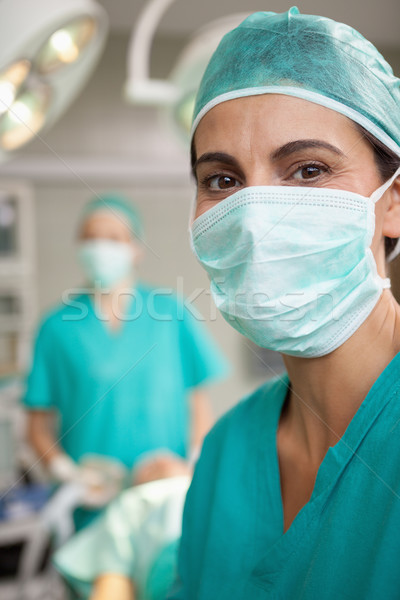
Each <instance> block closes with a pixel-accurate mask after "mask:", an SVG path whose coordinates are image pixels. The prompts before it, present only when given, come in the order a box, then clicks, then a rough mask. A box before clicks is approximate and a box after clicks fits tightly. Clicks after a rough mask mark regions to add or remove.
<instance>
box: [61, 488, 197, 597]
mask: <svg viewBox="0 0 400 600" xmlns="http://www.w3.org/2000/svg"><path fill="white" fill-rule="evenodd" d="M189 482H190V479H189V477H175V478H171V479H164V480H159V481H154V482H151V483H148V484H145V485H141V486H137V487H133V488H131V489H129V490H127V491H125V492H123V493H122V494H121V495H120V496H119V497H118V498H117V499H116V500H114V502H112V503H111V504H110V505H109V507H108V508H107V509H106V511H105V512H104V514H103V515H102V516H101V517H100V518H99V519H98V520H97V521H96V522H95V523H93V524H92V525H90V526H89V527H87V528H86V529H84V530H83V531H81V532H79V533H78V534H76V535H75V536H73V537H72V538H71V539H70V540H69V541H68V542H67V544H65V546H63V547H62V548H60V549H59V550H58V551H57V552H56V554H55V556H54V559H53V563H54V566H55V567H56V569H57V570H58V571H59V572H60V573H61V574H62V575H63V577H64V579H65V580H66V582H67V583H68V584H69V586H70V587H71V588H72V589H73V590H74V591H75V592H76V593H78V595H80V597H82V598H89V597H90V593H91V590H92V585H93V583H94V581H95V580H96V578H97V577H98V576H99V575H102V574H105V573H113V574H119V575H124V576H126V577H128V578H130V579H131V580H132V581H134V584H135V589H136V593H137V600H164V598H165V596H166V593H167V591H168V589H169V587H170V586H171V583H172V581H173V578H174V575H175V572H176V562H177V546H178V540H179V537H180V535H181V522H182V511H183V504H184V500H185V496H186V492H187V488H188V486H189Z"/></svg>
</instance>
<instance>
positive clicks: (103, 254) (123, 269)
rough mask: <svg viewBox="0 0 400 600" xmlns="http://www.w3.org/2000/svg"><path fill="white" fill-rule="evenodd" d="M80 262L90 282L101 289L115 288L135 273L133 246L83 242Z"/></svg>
mask: <svg viewBox="0 0 400 600" xmlns="http://www.w3.org/2000/svg"><path fill="white" fill-rule="evenodd" d="M78 260H79V262H80V264H81V266H82V268H83V270H84V272H85V274H86V276H87V277H88V279H89V281H90V282H91V283H93V284H96V285H98V286H100V287H101V288H113V287H115V285H117V284H118V283H119V282H120V281H122V280H124V279H125V278H126V277H128V276H129V275H130V274H131V273H132V272H133V252H132V246H131V244H126V243H123V242H116V241H112V240H106V239H95V240H87V241H83V242H81V243H80V244H79V247H78Z"/></svg>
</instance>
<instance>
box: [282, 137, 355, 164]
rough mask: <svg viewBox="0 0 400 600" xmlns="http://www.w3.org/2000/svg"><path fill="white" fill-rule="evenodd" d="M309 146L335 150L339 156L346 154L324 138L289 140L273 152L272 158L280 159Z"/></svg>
mask: <svg viewBox="0 0 400 600" xmlns="http://www.w3.org/2000/svg"><path fill="white" fill-rule="evenodd" d="M309 148H322V149H324V150H329V151H330V152H333V153H334V154H336V155H337V156H342V157H343V156H345V154H344V153H343V152H342V151H341V150H339V148H336V146H332V144H329V143H328V142H323V141H322V140H295V141H294V142H288V143H287V144H284V145H283V146H281V147H280V148H278V149H277V150H275V152H273V153H272V154H271V159H272V160H273V161H276V160H280V159H282V158H285V157H286V156H289V155H290V154H294V152H298V151H299V150H308V149H309Z"/></svg>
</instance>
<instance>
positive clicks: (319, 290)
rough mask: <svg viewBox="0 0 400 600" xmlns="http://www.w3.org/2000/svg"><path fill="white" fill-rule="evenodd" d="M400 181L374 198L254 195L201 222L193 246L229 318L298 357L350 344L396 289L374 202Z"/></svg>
mask: <svg viewBox="0 0 400 600" xmlns="http://www.w3.org/2000/svg"><path fill="white" fill-rule="evenodd" d="M399 174H400V169H398V171H397V172H396V173H395V175H394V176H393V177H392V178H391V179H390V180H389V181H387V182H386V183H385V184H384V185H383V186H381V187H380V188H379V189H378V190H376V191H375V192H374V193H373V194H372V195H371V197H369V198H367V197H364V196H361V195H359V194H355V193H353V192H348V191H343V190H334V189H324V188H307V189H305V188H304V187H292V186H290V187H289V186H277V187H274V186H265V187H264V186H260V187H247V188H244V189H242V190H240V191H238V192H236V193H235V194H232V195H231V196H229V197H228V198H226V199H225V200H223V201H222V202H220V203H219V204H217V205H216V206H215V207H213V208H211V209H210V210H209V211H208V212H206V213H204V214H203V215H201V216H200V217H198V218H197V219H196V220H195V221H194V223H193V225H192V228H191V242H192V247H193V250H194V253H195V255H196V256H197V258H198V260H199V261H200V263H201V264H202V265H203V267H204V268H205V270H206V271H207V273H208V275H209V277H210V280H211V292H212V295H213V298H214V301H215V303H216V305H217V307H218V308H219V310H220V311H221V313H222V315H223V316H224V318H225V319H226V320H227V321H228V322H229V323H230V324H231V325H232V326H233V327H234V328H235V329H237V330H238V331H239V332H240V333H242V334H243V335H245V336H246V337H248V338H249V339H251V340H252V341H253V342H255V343H256V344H258V345H259V346H262V347H265V348H269V349H271V350H277V351H279V352H282V353H284V354H290V355H293V356H304V357H316V356H323V355H324V354H328V353H329V352H332V351H333V350H335V349H336V348H338V347H339V346H340V345H341V344H343V343H344V342H345V341H346V340H347V339H348V338H349V337H350V336H351V335H352V334H353V333H354V332H355V331H356V330H357V329H358V328H359V327H360V325H361V324H362V323H363V321H364V320H365V319H366V318H367V317H368V315H369V314H370V313H371V311H372V309H373V308H374V306H375V305H376V303H377V301H378V299H379V297H380V295H381V293H382V290H383V288H385V287H390V281H389V280H388V279H382V278H381V277H380V276H379V275H378V273H377V268H376V263H375V259H374V256H373V254H372V252H371V249H370V245H371V241H372V238H373V234H374V229H375V203H376V202H377V201H378V200H379V198H381V196H382V195H383V194H384V192H385V191H386V189H387V188H388V187H389V186H390V185H391V184H392V182H393V181H394V179H395V178H396V177H397V176H398V175H399Z"/></svg>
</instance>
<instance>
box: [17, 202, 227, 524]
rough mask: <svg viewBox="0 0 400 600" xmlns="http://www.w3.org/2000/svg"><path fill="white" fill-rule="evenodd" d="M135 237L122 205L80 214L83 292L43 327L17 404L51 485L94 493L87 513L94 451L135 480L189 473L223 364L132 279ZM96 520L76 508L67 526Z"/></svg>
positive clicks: (183, 319)
mask: <svg viewBox="0 0 400 600" xmlns="http://www.w3.org/2000/svg"><path fill="white" fill-rule="evenodd" d="M142 236H143V231H142V224H141V220H140V217H139V215H138V213H137V211H136V209H134V207H133V206H131V204H130V203H129V202H128V201H127V200H126V199H124V198H123V197H120V196H116V195H107V196H103V197H100V198H97V199H94V200H92V201H91V202H89V204H88V205H87V206H86V208H85V209H84V213H83V215H82V218H81V223H80V228H79V236H78V237H79V239H78V258H79V260H80V263H81V265H82V267H83V270H84V272H85V274H86V277H87V281H88V286H87V289H85V290H81V291H83V293H80V294H79V295H72V294H70V295H65V297H64V302H63V304H62V305H61V306H59V307H56V308H55V309H54V310H52V311H51V312H50V313H49V314H48V315H46V316H45V318H44V319H43V322H42V324H41V326H40V328H39V333H38V337H37V340H36V347H35V352H34V360H33V365H32V370H31V373H30V375H29V378H28V385H27V391H26V395H25V399H24V403H25V406H26V407H27V408H28V415H29V418H28V434H29V437H30V440H31V443H32V445H33V447H34V449H35V450H36V452H37V453H38V455H39V456H40V457H42V458H43V461H44V462H45V464H46V465H47V467H48V469H49V471H50V473H51V474H52V476H53V478H54V479H56V480H58V481H61V482H71V481H80V482H83V483H89V484H91V485H89V491H88V495H87V498H86V499H85V503H86V504H88V505H89V506H91V507H92V508H95V507H97V506H99V505H100V506H101V505H102V504H103V503H104V502H105V501H106V500H107V499H109V498H108V493H107V488H106V485H105V484H106V481H102V480H101V478H100V481H99V480H98V477H96V475H97V476H100V475H101V472H100V473H99V470H97V471H96V470H93V466H92V469H90V466H89V465H90V463H91V461H92V465H93V460H92V459H93V454H94V455H95V456H96V457H97V458H96V461H95V464H97V465H98V464H99V457H100V460H102V459H103V460H104V459H105V460H106V461H107V460H108V461H110V460H116V461H119V463H122V465H124V466H125V467H126V468H127V469H131V468H132V467H135V471H134V473H135V475H134V476H135V481H134V483H144V482H146V481H150V480H154V479H158V478H161V477H164V476H168V475H169V474H170V473H171V472H172V473H173V474H175V475H178V474H187V473H188V471H190V467H189V463H188V460H189V459H190V456H191V455H193V453H194V452H196V449H197V448H198V447H199V445H200V444H201V441H202V438H203V436H204V434H205V432H206V431H207V429H208V428H209V425H210V409H209V405H208V397H207V394H206V393H205V391H204V387H203V386H204V384H205V383H206V382H208V381H210V380H212V379H213V378H214V377H217V376H220V375H222V374H223V373H224V370H225V366H226V365H225V362H224V360H223V358H222V356H221V355H220V354H219V352H218V351H217V349H216V347H215V346H214V344H213V342H212V341H211V340H210V339H209V337H208V335H207V334H206V332H205V331H204V330H203V328H202V327H201V326H200V324H199V323H198V322H197V321H196V319H195V318H194V316H193V315H192V314H191V312H190V311H189V309H188V308H187V307H185V306H184V303H183V302H181V301H180V300H178V299H177V298H176V296H174V295H173V294H172V293H169V294H168V293H166V292H167V291H168V290H157V289H156V288H154V289H153V288H149V287H146V286H144V285H143V284H141V283H140V282H138V280H137V275H136V265H137V263H138V262H139V260H140V256H141V254H142V252H143V250H142V248H143V246H142V244H141V243H140V240H141V239H142ZM54 416H57V417H58V421H59V427H58V428H54V427H53V426H52V421H54ZM84 464H86V466H82V465H84ZM106 464H107V463H106ZM139 465H140V467H139ZM128 483H129V485H131V478H129V482H128ZM112 487H113V486H111V492H112V491H113V489H112ZM91 488H93V489H91ZM102 491H104V494H103V493H102ZM94 514H95V511H94V510H88V511H82V510H81V511H80V512H79V513H78V514H77V515H76V519H75V520H76V525H77V526H78V527H81V526H83V525H84V524H86V522H88V521H89V520H90V518H91V517H92V516H93V515H94Z"/></svg>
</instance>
